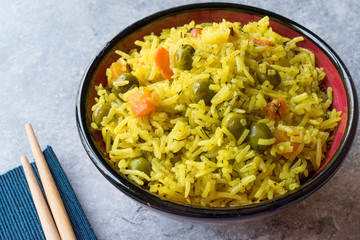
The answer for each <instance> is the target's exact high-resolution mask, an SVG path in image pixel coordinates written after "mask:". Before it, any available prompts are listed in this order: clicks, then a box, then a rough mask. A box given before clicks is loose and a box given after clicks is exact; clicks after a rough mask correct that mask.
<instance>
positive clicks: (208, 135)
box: [91, 17, 341, 207]
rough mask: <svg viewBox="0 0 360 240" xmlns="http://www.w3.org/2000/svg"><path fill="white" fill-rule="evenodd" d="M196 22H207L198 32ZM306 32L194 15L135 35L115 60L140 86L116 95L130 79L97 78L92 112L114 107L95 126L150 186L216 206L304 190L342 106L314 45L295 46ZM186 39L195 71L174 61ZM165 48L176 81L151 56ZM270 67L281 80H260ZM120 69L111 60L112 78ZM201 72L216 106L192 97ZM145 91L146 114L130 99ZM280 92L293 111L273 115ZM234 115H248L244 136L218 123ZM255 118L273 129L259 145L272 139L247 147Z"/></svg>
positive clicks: (122, 162) (121, 162)
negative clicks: (140, 161)
mask: <svg viewBox="0 0 360 240" xmlns="http://www.w3.org/2000/svg"><path fill="white" fill-rule="evenodd" d="M192 28H198V29H201V34H199V35H197V36H195V37H194V36H192V35H191V34H190V33H189V30H191V29H192ZM303 40H304V39H303V38H302V37H296V38H294V39H288V38H286V37H283V36H281V35H279V34H277V33H275V32H274V31H273V30H272V29H271V28H270V27H269V18H268V17H264V18H262V19H261V20H260V21H259V22H250V23H248V24H246V25H242V24H241V23H238V22H234V23H232V22H228V21H226V20H223V21H222V22H220V23H201V24H196V23H195V22H190V23H189V24H186V25H184V26H181V27H176V28H171V29H164V30H163V31H162V33H161V34H160V36H156V35H154V34H152V35H149V36H146V37H144V39H142V40H138V41H136V42H135V44H136V45H137V46H139V49H140V50H136V49H134V50H132V51H130V53H125V52H122V51H117V53H118V54H119V56H120V58H119V60H118V62H120V63H122V64H123V66H124V64H125V65H126V66H127V67H128V68H127V69H126V67H125V70H127V71H129V72H131V74H133V75H134V76H136V78H137V79H138V81H139V87H133V88H131V89H129V90H128V91H127V92H125V93H119V94H118V93H114V92H113V91H112V89H111V88H110V87H109V86H110V85H113V86H121V85H124V84H126V83H127V82H122V81H123V80H121V79H120V78H119V79H116V80H115V81H114V82H113V83H112V84H108V85H107V86H102V85H99V86H97V87H96V90H97V94H98V97H97V98H96V99H95V100H96V104H95V105H94V106H93V107H92V110H93V111H94V112H95V111H96V109H97V108H99V107H100V106H101V105H102V104H103V103H105V102H106V103H110V104H111V108H110V110H109V112H108V113H107V114H106V115H105V116H104V117H103V118H102V120H101V123H100V124H96V123H95V121H94V122H92V124H91V126H92V128H93V129H95V130H98V131H101V133H102V137H103V140H104V142H105V145H106V152H107V153H108V156H109V158H110V160H111V161H113V162H114V164H116V166H117V167H118V170H119V172H121V173H123V174H125V175H126V176H128V178H129V179H131V180H132V181H133V182H135V183H136V184H138V185H141V186H143V188H145V189H147V190H148V191H150V192H151V193H154V194H157V195H159V196H162V197H165V198H167V199H170V200H173V201H176V202H180V203H185V204H190V205H197V206H209V207H228V206H242V205H247V204H254V203H258V202H261V201H265V200H271V199H274V198H277V197H279V196H281V195H284V194H286V193H289V192H291V191H293V190H296V189H297V188H299V187H300V185H301V184H302V183H303V182H304V181H305V180H306V179H307V178H309V177H311V174H312V173H313V172H314V171H316V170H317V169H318V168H319V167H320V166H321V164H322V161H323V159H324V158H325V155H326V150H327V146H328V144H330V142H331V140H332V137H331V132H332V131H333V130H334V128H336V126H337V124H338V122H339V121H340V120H341V117H340V116H341V112H338V111H336V109H331V110H330V106H331V104H332V100H333V97H332V89H331V88H330V87H329V88H327V89H325V90H324V89H322V87H321V86H323V84H322V80H323V79H324V78H325V77H326V76H325V73H324V71H323V69H321V68H318V67H316V62H315V56H314V54H313V53H312V52H311V51H309V50H307V49H304V48H301V47H299V46H297V43H298V42H301V41H303ZM184 44H188V45H191V46H192V47H193V48H194V49H195V52H194V54H193V57H192V67H191V69H189V70H182V69H179V68H177V67H175V62H174V61H175V60H174V59H175V54H176V51H177V49H179V48H180V47H181V46H182V45H184ZM160 47H163V48H165V49H167V50H168V52H169V57H170V68H171V70H172V71H173V75H172V77H171V79H164V77H163V76H162V74H161V71H160V70H159V68H158V66H157V65H156V64H155V63H154V57H155V54H156V51H157V49H159V48H160ZM266 66H270V67H271V69H273V70H274V71H275V72H278V73H279V75H280V76H281V83H280V84H279V85H278V86H276V87H275V86H273V85H272V84H271V83H270V82H269V81H264V82H260V81H259V80H258V79H257V75H256V74H255V72H257V71H258V72H264V71H266ZM113 74H114V73H113V72H112V71H111V69H110V66H109V69H108V71H107V77H108V79H109V80H110V79H111V78H113V76H112V75H113ZM104 77H105V76H104ZM203 79H211V84H210V86H209V89H211V90H212V91H213V92H214V94H215V95H214V96H213V97H212V99H211V103H210V104H206V103H205V101H204V100H200V101H198V102H196V101H194V100H193V98H192V96H191V94H192V91H191V86H192V85H193V83H194V82H196V81H201V80H203ZM139 89H146V90H148V91H150V92H151V96H152V98H151V99H153V101H154V102H153V104H154V105H155V106H156V108H155V110H154V111H152V112H151V113H150V114H148V115H145V116H141V117H137V116H135V115H134V113H133V111H132V109H131V107H130V106H129V104H128V102H127V101H128V98H129V96H131V95H132V94H134V93H135V92H137V91H139ZM321 91H322V92H321ZM279 98H281V99H283V101H284V102H285V104H286V106H287V108H288V111H287V112H286V114H285V115H283V116H281V117H276V118H275V119H269V117H267V115H266V111H267V110H266V107H267V105H268V104H269V102H271V101H273V100H275V99H279ZM230 113H238V114H242V115H243V116H245V118H246V120H247V125H246V129H245V130H244V131H243V132H242V133H241V135H240V136H238V137H237V138H236V137H235V136H234V134H232V132H231V131H229V129H228V128H227V127H224V126H223V125H222V124H221V122H222V119H223V118H224V117H225V116H227V115H228V114H230ZM93 120H94V116H93ZM253 122H257V123H265V124H266V125H267V126H268V127H269V128H270V130H271V132H272V133H273V134H274V136H273V137H272V138H268V139H259V141H258V144H261V145H268V146H269V147H268V148H267V149H266V150H256V149H253V148H252V147H251V146H250V145H249V135H250V134H249V132H250V128H249V126H250V124H251V123H253ZM276 133H277V134H276ZM279 133H280V136H282V137H283V139H285V141H284V140H281V139H279V137H278V136H279ZM139 157H141V158H145V159H146V160H147V161H148V162H149V163H150V164H151V171H150V172H149V174H147V173H145V172H144V171H140V170H137V169H132V168H131V167H130V163H131V161H133V160H134V159H137V158H139Z"/></svg>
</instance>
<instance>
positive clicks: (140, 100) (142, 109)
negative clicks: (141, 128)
mask: <svg viewBox="0 0 360 240" xmlns="http://www.w3.org/2000/svg"><path fill="white" fill-rule="evenodd" d="M127 101H128V104H129V106H130V108H131V110H132V112H133V113H134V115H135V116H136V117H143V116H146V115H149V114H150V113H151V112H153V111H154V110H155V107H156V106H155V104H154V99H153V97H152V95H151V92H150V91H148V90H146V89H140V90H139V91H137V92H135V93H134V94H132V95H130V96H129V97H128V99H127Z"/></svg>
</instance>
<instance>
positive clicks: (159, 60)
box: [155, 47, 174, 79]
mask: <svg viewBox="0 0 360 240" xmlns="http://www.w3.org/2000/svg"><path fill="white" fill-rule="evenodd" d="M155 65H156V66H157V67H158V68H159V70H160V72H161V75H162V76H163V78H165V79H170V78H171V76H172V75H174V73H173V71H172V70H171V68H170V56H169V51H168V50H166V48H163V47H160V48H159V49H158V50H157V51H156V53H155Z"/></svg>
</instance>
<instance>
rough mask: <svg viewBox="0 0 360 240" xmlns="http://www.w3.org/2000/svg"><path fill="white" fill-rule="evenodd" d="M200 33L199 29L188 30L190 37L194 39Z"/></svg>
mask: <svg viewBox="0 0 360 240" xmlns="http://www.w3.org/2000/svg"><path fill="white" fill-rule="evenodd" d="M201 32H202V30H201V29H200V28H192V29H191V30H190V35H191V36H192V37H193V38H196V37H198V36H199V35H201Z"/></svg>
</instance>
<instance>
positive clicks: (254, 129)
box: [249, 123, 273, 151]
mask: <svg viewBox="0 0 360 240" xmlns="http://www.w3.org/2000/svg"><path fill="white" fill-rule="evenodd" d="M272 137H273V134H272V132H271V130H270V128H269V127H268V126H267V125H266V124H265V123H253V124H252V125H251V127H250V134H249V144H250V147H251V148H252V149H255V150H262V151H263V150H266V149H268V148H269V147H271V145H259V144H258V142H259V139H270V138H272Z"/></svg>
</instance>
